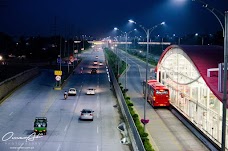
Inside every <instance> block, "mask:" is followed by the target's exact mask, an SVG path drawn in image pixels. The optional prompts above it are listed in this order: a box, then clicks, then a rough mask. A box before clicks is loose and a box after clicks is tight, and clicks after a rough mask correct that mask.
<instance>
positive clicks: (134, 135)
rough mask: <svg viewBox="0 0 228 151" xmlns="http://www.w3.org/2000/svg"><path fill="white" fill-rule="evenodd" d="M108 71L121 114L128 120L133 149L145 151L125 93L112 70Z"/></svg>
mask: <svg viewBox="0 0 228 151" xmlns="http://www.w3.org/2000/svg"><path fill="white" fill-rule="evenodd" d="M108 69H109V75H110V79H111V82H112V84H113V87H114V89H115V93H116V97H117V100H118V103H119V106H120V109H121V112H122V114H123V116H124V118H125V120H126V125H127V129H128V132H129V137H130V139H131V143H132V147H133V148H134V151H145V148H144V145H143V142H142V140H141V138H140V135H139V133H138V130H137V128H136V126H135V123H134V120H133V118H132V116H131V114H130V112H129V109H128V106H127V104H126V101H125V99H124V96H123V93H122V91H121V89H120V86H119V84H118V82H117V80H116V78H115V76H114V73H113V71H112V69H111V68H108Z"/></svg>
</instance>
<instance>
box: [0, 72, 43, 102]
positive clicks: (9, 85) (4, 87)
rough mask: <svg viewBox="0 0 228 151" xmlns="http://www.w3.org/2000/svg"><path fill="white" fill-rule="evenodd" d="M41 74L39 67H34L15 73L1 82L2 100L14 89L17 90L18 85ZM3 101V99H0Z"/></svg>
mask: <svg viewBox="0 0 228 151" xmlns="http://www.w3.org/2000/svg"><path fill="white" fill-rule="evenodd" d="M38 74H39V69H38V68H33V69H30V70H26V71H24V72H22V73H19V74H17V75H15V76H14V77H12V78H9V79H6V80H4V81H2V82H1V83H0V100H2V99H3V98H4V97H6V96H7V95H8V94H10V93H11V92H12V91H13V90H15V89H16V88H17V87H18V86H20V85H21V84H23V83H24V82H26V81H28V80H29V79H31V78H33V77H34V76H36V75H38ZM0 102H1V101H0Z"/></svg>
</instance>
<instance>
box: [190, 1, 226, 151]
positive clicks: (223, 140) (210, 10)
mask: <svg viewBox="0 0 228 151" xmlns="http://www.w3.org/2000/svg"><path fill="white" fill-rule="evenodd" d="M192 1H196V2H199V3H201V4H203V7H204V8H205V9H207V10H208V11H209V12H211V13H212V14H213V15H214V16H215V17H216V19H217V20H218V22H219V24H220V25H221V27H222V30H223V37H224V76H223V99H222V102H223V113H222V143H221V151H225V150H226V106H227V57H228V56H227V55H228V54H227V50H228V31H227V30H228V12H227V11H226V12H225V13H222V12H220V11H219V10H217V9H215V8H213V7H211V6H209V5H208V4H207V3H205V2H204V1H202V0H192ZM224 14H225V15H224ZM218 15H220V16H221V17H222V18H223V17H224V18H225V23H224V25H223V23H222V21H221V20H220V18H219V17H218ZM224 27H225V28H224Z"/></svg>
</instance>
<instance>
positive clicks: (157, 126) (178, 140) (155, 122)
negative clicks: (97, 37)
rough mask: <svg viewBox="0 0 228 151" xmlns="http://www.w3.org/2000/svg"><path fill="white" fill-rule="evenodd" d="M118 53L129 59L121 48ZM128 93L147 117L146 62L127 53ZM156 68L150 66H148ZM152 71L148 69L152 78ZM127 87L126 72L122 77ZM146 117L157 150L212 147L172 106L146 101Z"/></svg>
mask: <svg viewBox="0 0 228 151" xmlns="http://www.w3.org/2000/svg"><path fill="white" fill-rule="evenodd" d="M118 54H120V57H121V58H122V59H123V60H124V61H125V59H126V58H125V57H126V53H124V52H122V51H121V50H119V52H118ZM127 63H128V64H129V66H128V67H129V68H128V69H127V89H128V92H127V95H128V96H130V98H131V101H132V102H133V104H134V107H135V109H136V111H137V112H138V114H139V116H140V117H141V118H143V117H144V101H145V100H144V99H143V92H142V90H143V89H142V85H141V82H142V81H143V80H145V78H146V70H145V69H146V64H145V62H143V61H141V60H139V59H137V58H135V57H134V56H131V55H127ZM151 68H153V67H152V66H149V67H148V69H151ZM151 75H152V73H150V72H148V79H149V78H150V77H151ZM120 81H121V83H122V85H123V86H124V88H125V75H122V76H121V77H120ZM145 109H146V119H149V120H150V122H149V124H147V125H146V130H147V132H148V133H149V136H150V140H151V143H152V145H153V148H154V149H155V150H156V151H196V150H197V151H206V150H209V149H208V148H207V147H205V146H204V145H203V143H202V142H201V141H200V140H199V139H198V138H197V137H196V136H195V135H194V134H192V133H191V131H190V130H189V129H188V128H186V127H185V125H183V124H182V122H181V121H179V120H178V119H177V118H176V116H175V115H173V113H172V112H171V111H170V110H168V109H164V108H163V109H161V108H160V109H159V108H158V109H153V107H152V106H151V105H149V104H148V103H147V102H146V106H145Z"/></svg>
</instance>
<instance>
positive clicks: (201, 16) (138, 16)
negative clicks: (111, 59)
mask: <svg viewBox="0 0 228 151" xmlns="http://www.w3.org/2000/svg"><path fill="white" fill-rule="evenodd" d="M204 2H206V3H208V4H210V6H212V7H214V8H216V9H218V10H219V11H220V12H222V13H223V14H224V12H225V10H227V11H228V0H204ZM128 19H133V20H134V21H136V22H137V23H139V24H142V25H143V26H145V27H146V28H151V27H153V26H154V25H156V24H158V23H161V22H162V21H165V22H166V25H165V26H164V27H159V28H158V29H156V30H155V31H153V33H152V34H160V35H173V34H176V35H177V36H182V35H185V34H189V33H196V32H197V33H199V34H204V33H215V32H216V31H218V30H221V26H220V24H219V22H218V21H217V20H216V17H215V16H213V14H212V13H210V12H209V11H208V10H206V9H205V8H203V7H202V4H200V3H198V2H192V0H115V1H114V0H0V32H5V33H7V34H9V35H11V36H20V35H24V36H37V35H41V36H49V35H54V34H55V33H56V34H62V35H65V36H67V35H68V36H72V35H82V34H83V35H90V36H93V37H99V38H103V37H104V36H109V35H111V34H112V32H111V31H112V30H113V28H114V27H118V28H119V29H121V30H122V31H130V30H132V29H133V28H135V27H137V26H135V25H128ZM221 20H222V21H223V23H224V18H221ZM133 26H134V27H133ZM138 30H139V31H140V32H141V34H142V35H143V34H144V33H143V31H142V30H140V28H138Z"/></svg>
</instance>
